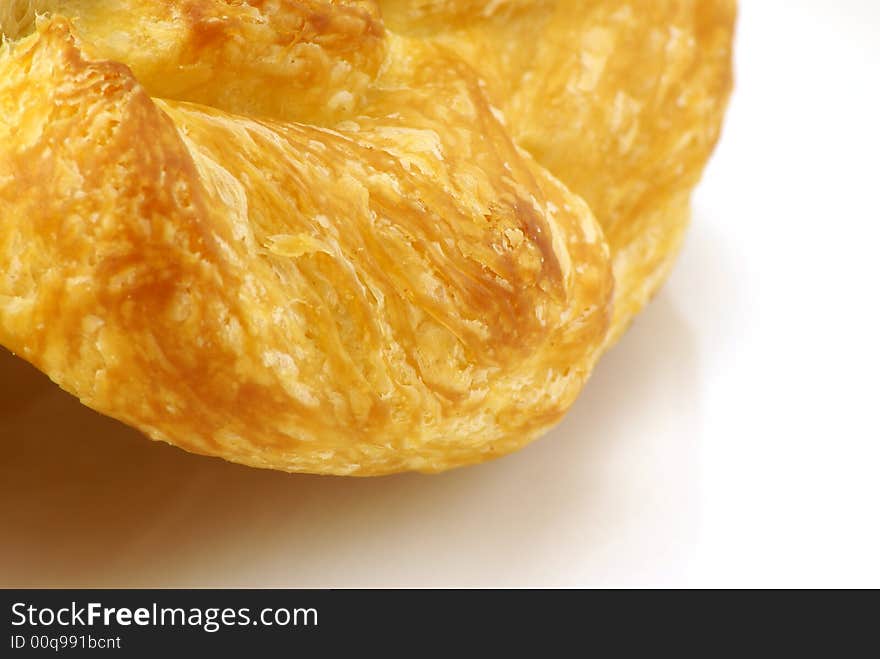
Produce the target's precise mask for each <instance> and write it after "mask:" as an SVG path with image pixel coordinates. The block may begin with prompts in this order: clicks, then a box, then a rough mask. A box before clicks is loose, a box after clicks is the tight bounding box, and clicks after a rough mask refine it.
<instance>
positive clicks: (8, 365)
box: [0, 0, 880, 587]
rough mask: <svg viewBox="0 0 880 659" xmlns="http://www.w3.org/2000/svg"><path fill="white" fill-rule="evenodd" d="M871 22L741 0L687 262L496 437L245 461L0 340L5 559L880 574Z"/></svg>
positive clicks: (877, 133)
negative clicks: (409, 466)
mask: <svg viewBox="0 0 880 659" xmlns="http://www.w3.org/2000/svg"><path fill="white" fill-rule="evenodd" d="M878 44H880V3H878V2H876V0H848V1H844V0H824V1H819V0H812V1H808V0H800V1H798V2H791V1H790V0H744V1H743V2H742V3H741V20H740V31H739V38H738V55H737V59H738V63H737V69H738V71H737V78H738V87H737V93H736V96H735V99H734V102H733V105H732V107H731V112H730V115H729V121H728V124H727V128H726V132H725V136H724V139H723V142H722V145H721V147H720V149H719V151H718V153H717V155H716V158H715V160H714V161H713V163H712V165H711V167H710V169H709V171H708V173H707V176H706V180H705V182H704V184H703V185H702V186H701V188H700V190H699V193H698V194H697V197H696V200H695V218H694V226H693V230H692V232H691V234H690V238H689V242H688V244H687V247H686V249H685V252H684V254H683V256H682V259H681V262H680V264H679V267H678V268H677V270H676V272H675V274H674V276H673V277H672V279H671V281H670V282H669V284H668V286H667V287H666V288H665V290H664V292H663V293H662V294H661V295H660V296H659V297H658V299H657V300H656V301H655V302H654V303H653V304H652V305H651V307H650V308H649V309H648V310H647V312H646V313H645V314H644V315H643V316H642V317H641V318H640V319H639V320H638V321H637V323H636V325H635V327H634V328H633V330H632V331H631V333H630V334H629V335H628V336H627V337H626V338H625V339H624V341H623V342H622V343H621V344H620V345H619V346H618V347H617V348H616V349H615V350H614V351H613V352H612V353H611V354H610V355H608V357H607V358H606V359H605V360H604V361H603V362H602V363H601V365H600V367H599V369H598V371H597V373H596V375H595V376H594V378H593V380H592V381H591V382H590V384H589V385H588V387H587V390H586V391H585V393H584V395H583V397H582V398H581V400H580V402H579V403H578V404H577V406H576V408H575V409H574V411H573V412H572V414H571V415H570V417H569V418H568V419H567V420H566V421H565V422H564V424H563V425H562V426H561V427H560V428H559V429H558V430H557V431H555V432H554V433H552V434H551V435H550V436H549V437H547V438H546V439H544V440H542V441H540V442H538V443H537V444H535V445H533V446H532V447H530V448H528V449H527V450H525V451H523V452H521V453H519V454H517V455H514V456H511V457H509V458H506V459H503V460H501V461H498V462H495V463H492V464H489V465H485V466H482V467H476V468H471V469H466V470H463V471H458V472H454V473H450V474H446V475H443V476H439V477H425V476H417V475H408V476H399V477H392V478H386V479H379V480H370V481H357V480H344V479H328V478H318V477H309V476H305V477H303V476H288V475H285V474H279V473H271V472H260V471H255V470H250V469H246V468H243V467H237V466H234V465H228V464H225V463H223V462H220V461H218V460H210V459H206V458H199V457H195V456H190V455H186V454H184V453H182V452H180V451H178V450H176V449H173V448H171V447H167V446H164V445H158V444H152V443H150V442H146V441H144V440H143V439H141V438H140V437H139V436H138V434H137V433H135V432H134V431H131V430H129V429H126V428H124V427H122V426H121V425H119V424H116V423H114V422H111V421H108V420H106V419H103V418H101V417H99V416H98V415H96V414H93V413H91V412H89V411H88V410H85V409H84V408H82V407H81V406H79V405H78V404H77V403H76V402H74V401H73V400H72V399H70V398H68V397H67V396H65V395H63V394H61V393H60V392H58V391H57V390H56V389H55V388H54V387H52V386H51V385H50V384H49V383H48V382H47V381H46V380H45V379H43V378H42V377H41V376H39V375H37V374H36V373H35V372H34V371H32V370H31V369H30V368H29V367H26V366H25V365H24V364H22V363H19V362H18V361H17V360H13V359H12V358H10V357H8V356H5V355H4V356H2V357H0V374H2V380H0V382H2V384H0V394H2V395H0V446H2V447H3V454H2V455H3V458H2V460H0V529H2V531H0V585H7V586H10V585H20V586H36V585H58V586H61V585H80V586H105V585H132V586H138V585H157V586H209V585H217V586H220V585H234V586H875V587H877V586H880V521H878V519H880V513H878V507H880V485H878V480H880V421H878V416H880V400H878V398H880V382H878V372H880V351H878V345H880V313H878V302H880V295H878V284H880V203H878V188H880V162H878V154H880V129H878V122H880V91H878V88H880V45H878Z"/></svg>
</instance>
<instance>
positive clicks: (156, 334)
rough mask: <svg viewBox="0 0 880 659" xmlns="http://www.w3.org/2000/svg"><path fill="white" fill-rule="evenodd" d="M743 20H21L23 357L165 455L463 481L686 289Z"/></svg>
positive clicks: (459, 15)
mask: <svg viewBox="0 0 880 659" xmlns="http://www.w3.org/2000/svg"><path fill="white" fill-rule="evenodd" d="M735 11H736V8H735V2H734V1H733V0H635V1H629V2H625V1H623V0H588V1H582V0H555V1H554V0H493V1H492V2H477V1H476V0H412V1H406V0H334V1H331V0H273V1H270V0H247V1H244V0H158V1H148V0H122V1H120V0H43V1H34V0H27V1H22V0H12V1H11V3H10V2H9V0H6V3H5V4H0V30H2V32H3V33H4V34H5V35H6V36H5V40H4V43H3V45H2V48H0V344H2V345H3V346H5V347H7V348H8V349H10V350H11V351H12V352H14V353H15V354H17V355H19V356H21V357H22V358H24V359H26V360H28V361H29V362H31V363H33V364H34V365H35V366H37V367H38V368H39V369H41V370H42V371H43V372H45V373H46V374H47V375H48V376H49V377H50V378H52V379H53V380H54V381H55V382H57V383H58V384H59V385H60V386H61V387H62V388H64V389H65V390H67V391H69V392H70V393H72V394H74V395H75V396H77V397H78V398H79V399H80V400H81V401H82V402H83V403H84V404H85V405H87V406H89V407H91V408H93V409H95V410H97V411H99V412H101V413H103V414H106V415H109V416H111V417H114V418H116V419H119V420H122V421H124V422H125V423H128V424H130V425H132V426H134V427H136V428H138V429H140V430H141V431H143V432H144V433H145V434H146V435H148V436H149V437H151V438H153V439H156V440H161V441H165V442H169V443H172V444H174V445H176V446H179V447H181V448H183V449H186V450H188V451H191V452H195V453H201V454H206V455H213V456H220V457H222V458H225V459H227V460H231V461H234V462H239V463H243V464H247V465H252V466H256V467H265V468H273V469H280V470H286V471H291V472H310V473H321V474H339V475H358V476H370V475H380V474H387V473H394V472H400V471H408V470H415V471H422V472H436V471H442V470H445V469H449V468H453V467H457V466H461V465H466V464H472V463H476V462H480V461H484V460H487V459H490V458H494V457H498V456H501V455H504V454H506V453H509V452H511V451H514V450H516V449H518V448H520V447H522V446H523V445H525V444H526V443H528V442H530V441H532V440H533V439H535V438H536V437H538V436H540V435H542V434H544V433H545V432H546V431H547V430H548V429H550V428H551V427H553V426H554V425H555V424H556V423H558V422H559V420H560V419H561V418H562V416H563V415H564V414H565V412H566V411H567V410H568V408H569V407H570V406H571V405H572V404H573V402H574V400H575V399H576V397H577V396H578V395H579V392H580V391H581V389H582V387H583V386H584V384H585V382H586V380H587V378H588V376H589V374H590V372H591V370H592V369H593V367H594V365H595V363H596V361H597V360H598V359H599V357H600V356H601V355H602V353H603V352H604V351H606V350H607V349H608V348H609V347H610V346H611V345H612V344H613V343H614V342H615V341H616V340H617V339H618V338H619V336H620V335H621V333H622V332H623V331H624V330H625V328H626V326H627V325H628V324H629V322H630V321H631V319H632V318H633V316H634V315H635V314H636V313H637V312H638V311H639V310H640V309H641V307H642V306H643V305H644V304H645V303H646V301H647V300H648V299H649V298H650V296H651V295H652V294H653V293H654V292H655V291H656V290H657V288H658V287H659V285H660V284H661V283H662V281H663V279H664V277H665V275H666V274H667V272H668V270H669V268H670V265H671V263H672V261H673V259H674V256H675V254H676V253H677V250H678V248H679V245H680V243H681V240H682V236H683V233H684V229H685V227H686V225H687V221H688V215H689V210H688V209H689V199H690V195H691V192H692V190H693V188H694V186H695V185H696V184H697V182H698V180H699V177H700V175H701V172H702V170H703V167H704V166H705V164H706V161H707V159H708V157H709V155H710V154H711V151H712V149H713V147H714V144H715V143H716V141H717V139H718V136H719V131H720V126H721V121H722V118H723V115H724V110H725V106H726V102H727V98H728V95H729V92H730V88H731V70H730V69H731V65H730V59H731V40H732V34H733V24H734V19H735Z"/></svg>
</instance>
